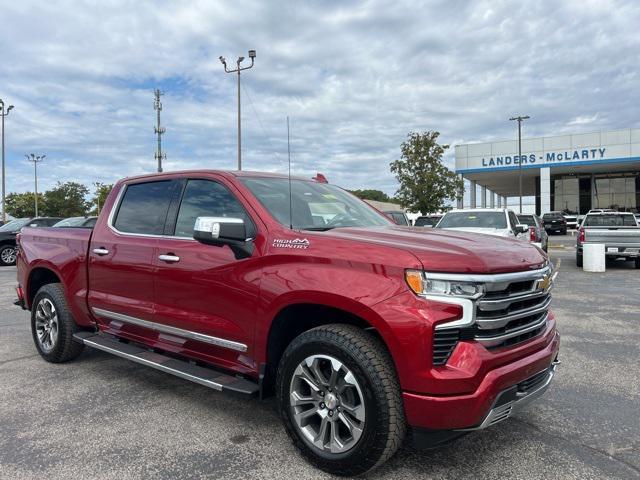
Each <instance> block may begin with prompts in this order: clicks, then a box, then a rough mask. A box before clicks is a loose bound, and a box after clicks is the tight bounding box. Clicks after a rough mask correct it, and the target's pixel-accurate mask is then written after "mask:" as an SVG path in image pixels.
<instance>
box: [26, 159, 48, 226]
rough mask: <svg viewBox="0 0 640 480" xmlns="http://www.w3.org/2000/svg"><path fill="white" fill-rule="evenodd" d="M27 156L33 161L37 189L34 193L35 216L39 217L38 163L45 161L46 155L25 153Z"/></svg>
mask: <svg viewBox="0 0 640 480" xmlns="http://www.w3.org/2000/svg"><path fill="white" fill-rule="evenodd" d="M25 157H27V160H29V161H30V162H33V176H34V180H35V190H36V193H35V195H34V198H35V204H36V215H35V216H36V217H37V216H38V163H40V162H41V161H43V160H44V157H46V155H35V154H33V153H32V154H31V155H25Z"/></svg>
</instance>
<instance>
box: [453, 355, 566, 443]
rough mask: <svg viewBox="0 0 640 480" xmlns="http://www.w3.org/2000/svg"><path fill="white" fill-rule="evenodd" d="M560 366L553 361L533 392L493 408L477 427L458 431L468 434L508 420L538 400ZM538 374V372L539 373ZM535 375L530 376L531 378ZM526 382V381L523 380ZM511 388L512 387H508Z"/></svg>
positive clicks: (519, 395)
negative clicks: (542, 381) (545, 376)
mask: <svg viewBox="0 0 640 480" xmlns="http://www.w3.org/2000/svg"><path fill="white" fill-rule="evenodd" d="M559 364H560V362H558V361H554V362H553V363H552V364H551V366H550V367H549V369H548V372H549V373H548V376H547V378H546V380H545V381H544V383H542V384H541V385H540V386H539V387H538V388H536V389H535V390H533V391H531V392H529V393H527V394H516V399H515V400H513V401H511V402H509V403H506V404H504V405H500V406H499V407H493V408H491V410H489V413H487V416H486V417H484V420H483V421H482V423H480V425H478V426H477V427H471V428H460V429H458V430H459V431H464V432H470V431H473V430H483V429H485V428H487V427H490V426H491V425H495V424H496V423H500V422H501V421H503V420H506V419H507V418H509V417H510V416H511V415H512V414H513V413H514V412H516V411H518V410H520V409H522V408H523V407H525V406H526V405H528V404H530V403H531V402H533V401H534V400H537V399H538V398H540V397H541V396H542V395H543V394H544V392H546V391H547V389H548V388H549V385H550V384H551V380H553V377H554V375H555V373H556V367H557V366H558V365H559ZM539 373H540V372H539ZM533 376H535V375H532V377H533ZM525 380H526V379H525ZM510 388H513V387H510Z"/></svg>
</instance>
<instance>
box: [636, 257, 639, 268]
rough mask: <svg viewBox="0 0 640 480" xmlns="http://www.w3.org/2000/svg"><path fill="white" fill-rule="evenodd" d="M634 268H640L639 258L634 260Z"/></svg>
mask: <svg viewBox="0 0 640 480" xmlns="http://www.w3.org/2000/svg"><path fill="white" fill-rule="evenodd" d="M636 268H640V257H638V258H636Z"/></svg>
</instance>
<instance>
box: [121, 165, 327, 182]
mask: <svg viewBox="0 0 640 480" xmlns="http://www.w3.org/2000/svg"><path fill="white" fill-rule="evenodd" d="M202 173H215V174H218V175H225V176H233V177H255V178H289V176H288V175H287V174H285V173H276V172H256V171H250V170H242V171H239V170H214V169H205V168H200V169H197V170H174V171H171V172H162V173H158V172H154V173H146V174H143V175H133V176H130V177H125V178H123V179H122V180H138V179H143V178H162V177H173V176H176V175H185V174H186V175H189V174H194V175H197V174H202ZM291 179H292V180H305V181H309V182H313V181H314V179H313V178H309V177H299V176H294V175H292V176H291Z"/></svg>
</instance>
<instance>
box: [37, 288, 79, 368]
mask: <svg viewBox="0 0 640 480" xmlns="http://www.w3.org/2000/svg"><path fill="white" fill-rule="evenodd" d="M48 302H50V303H51V304H53V306H54V308H55V310H54V312H55V317H56V321H55V324H56V330H57V332H56V339H55V341H53V340H52V341H51V342H50V348H47V346H48V345H47V342H46V338H48V339H49V340H51V339H52V338H53V337H52V336H49V337H45V341H44V342H43V341H42V340H40V339H39V334H38V330H37V327H36V323H37V321H38V320H37V317H38V316H39V315H42V313H43V312H45V313H46V306H47V305H49V303H48ZM41 306H42V309H41V308H40V307H41ZM39 318H42V317H39ZM50 330H52V328H51V329H50ZM77 330H78V327H77V325H76V322H75V320H74V319H73V317H72V316H71V312H70V311H69V307H68V306H67V300H66V299H65V297H64V290H63V288H62V285H61V284H59V283H50V284H48V285H44V286H43V287H42V288H40V290H38V293H36V296H35V298H34V299H33V305H32V307H31V335H32V336H33V342H34V343H35V345H36V349H37V350H38V353H39V354H40V355H41V356H42V358H44V359H45V360H46V361H47V362H52V363H62V362H68V361H69V360H73V359H74V358H76V357H77V356H78V355H80V354H81V353H82V350H83V349H84V345H83V344H81V343H78V342H75V341H74V340H73V334H74V333H75V332H76V331H77Z"/></svg>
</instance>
